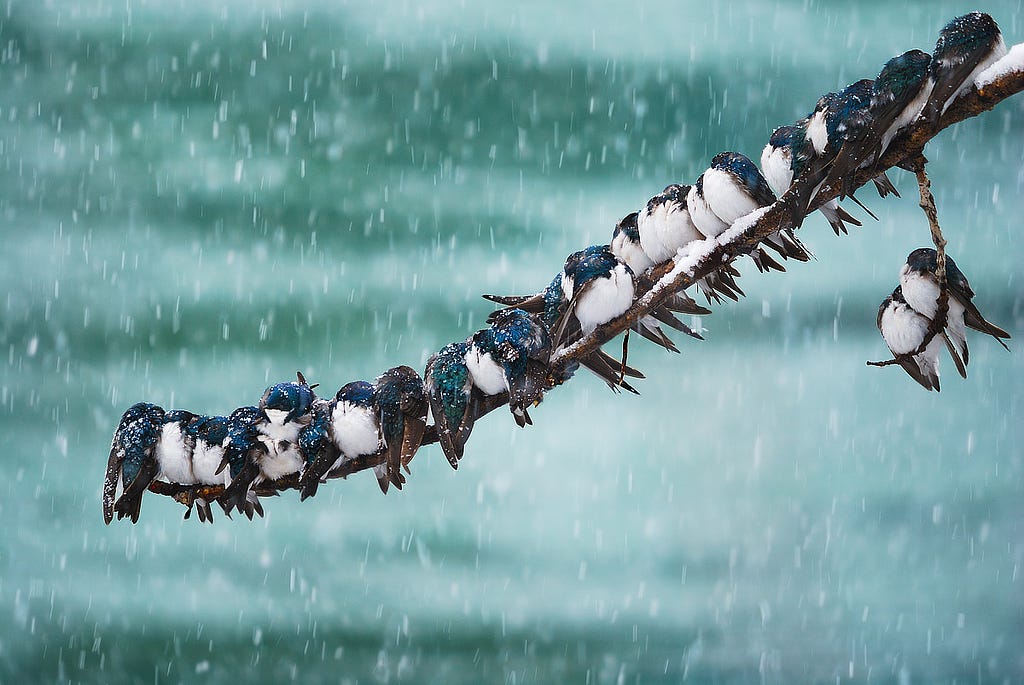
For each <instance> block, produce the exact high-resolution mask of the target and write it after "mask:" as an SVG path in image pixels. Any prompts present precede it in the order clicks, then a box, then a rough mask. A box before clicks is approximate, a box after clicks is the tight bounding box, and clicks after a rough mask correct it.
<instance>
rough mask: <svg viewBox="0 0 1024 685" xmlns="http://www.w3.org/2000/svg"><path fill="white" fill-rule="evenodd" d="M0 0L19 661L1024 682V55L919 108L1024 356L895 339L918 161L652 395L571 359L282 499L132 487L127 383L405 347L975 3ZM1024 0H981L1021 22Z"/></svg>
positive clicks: (314, 364)
mask: <svg viewBox="0 0 1024 685" xmlns="http://www.w3.org/2000/svg"><path fill="white" fill-rule="evenodd" d="M507 5H508V3H499V2H483V3H464V4H461V5H459V4H455V3H446V2H437V1H436V0H433V1H431V0H428V1H427V2H424V3H412V2H403V1H401V0H396V1H394V2H387V3H384V4H380V3H373V4H372V5H371V4H370V3H365V4H364V3H346V2H340V3H338V2H327V1H326V0H325V1H323V2H315V1H312V0H311V1H308V2H304V1H301V0H282V1H280V2H271V1H269V0H261V1H258V2H255V3H254V2H252V1H251V0H246V1H244V2H243V1H242V0H211V1H210V2H206V3H202V4H200V3H193V2H188V1H186V0H179V1H175V2H164V3H160V2H155V1H151V2H141V1H137V0H124V1H120V2H109V1H106V0H103V1H99V0H98V1H92V0H47V1H45V2H42V1H40V2H29V1H23V0H12V1H10V2H7V3H6V4H4V5H3V7H0V88H2V91H0V92H2V93H3V95H2V97H0V150H2V154H0V216H2V222H0V227H2V228H0V230H2V231H3V246H4V247H3V255H4V256H3V268H2V269H0V288H2V295H3V299H2V305H0V306H2V309H0V312H2V315H0V352H2V353H3V356H4V358H5V360H4V362H3V363H2V364H0V465H2V467H3V478H2V483H3V485H2V486H0V487H2V492H3V493H4V494H3V497H2V500H0V514H2V516H3V522H4V525H3V532H2V533H0V540H2V544H0V681H2V682H12V683H14V682H96V683H101V682H138V683H167V682H211V683H213V682H217V683H222V682H267V683H276V682H282V681H291V680H300V681H302V682H343V683H357V682H358V683H378V682H379V683H387V682H392V683H394V682H401V683H404V682H408V683H420V682H423V683H480V682H505V683H517V684H518V683H524V682H536V683H553V682H571V683H651V682H681V681H687V682H694V683H705V682H706V683H733V682H735V683H747V682H771V683H796V682H819V683H825V682H828V683H835V682H872V683H901V684H903V683H938V682H972V683H974V682H980V683H1012V682H1022V681H1024V648H1022V645H1024V587H1022V585H1024V579H1022V574H1024V569H1022V564H1024V450H1022V448H1021V442H1022V439H1024V435H1022V429H1021V426H1022V407H1021V392H1020V388H1021V381H1022V379H1024V374H1022V371H1024V362H1022V359H1024V355H1022V352H1021V342H1020V341H1021V337H1022V336H1024V304H1022V292H1021V282H1020V274H1021V270H1020V264H1021V259H1022V258H1024V250H1022V247H1021V246H1022V240H1021V237H1020V230H1021V220H1020V218H1021V216H1022V214H1024V199H1022V196H1024V192H1022V191H1024V165H1022V161H1021V160H1022V159H1024V125H1022V121H1024V117H1022V114H1024V98H1022V97H1020V96H1018V97H1016V98H1014V99H1012V100H1010V101H1008V102H1006V103H1004V104H1001V105H1000V106H999V107H997V108H996V110H995V111H993V112H991V113H988V114H985V115H983V116H981V117H978V118H976V119H973V120H970V121H968V122H965V123H963V124H960V125H958V126H956V127H955V128H953V129H951V130H948V131H946V132H945V133H943V134H942V135H941V136H940V137H939V138H937V139H936V140H935V141H934V142H932V143H931V144H930V145H929V147H928V149H927V154H928V157H929V158H930V159H931V161H932V162H933V164H932V174H933V184H934V188H935V192H936V196H937V200H938V207H939V214H940V217H941V220H942V223H943V225H944V228H945V230H946V234H947V237H948V239H949V241H950V253H951V254H952V255H954V256H955V257H956V259H957V261H958V263H959V264H960V266H961V267H962V268H963V269H964V271H965V272H966V273H967V274H968V275H969V276H970V278H971V282H972V284H973V285H974V287H975V289H976V290H977V292H978V297H977V302H978V304H979V305H980V307H981V309H982V311H984V312H985V313H986V315H988V316H989V318H990V319H992V320H993V321H995V322H997V323H999V324H1000V325H1002V326H1004V327H1005V328H1007V329H1008V330H1010V331H1011V332H1012V333H1013V335H1014V340H1013V341H1011V343H1012V344H1011V349H1012V351H1011V353H1009V354H1007V353H1006V352H1005V351H1004V350H1002V349H1001V348H999V347H998V346H997V345H996V344H995V343H994V342H993V341H992V340H990V339H982V338H981V337H979V336H978V335H974V336H972V338H971V345H972V349H971V351H972V354H971V361H972V363H971V367H970V371H971V377H970V379H969V380H968V381H966V382H964V381H961V379H959V378H958V377H957V376H956V374H955V371H954V370H953V368H952V365H951V364H950V363H949V360H948V359H946V360H945V361H944V365H943V371H944V375H943V391H942V393H941V394H934V393H931V394H929V393H925V392H924V391H922V390H921V388H919V387H918V386H917V385H916V384H914V383H913V382H912V381H911V380H910V379H909V378H908V377H907V376H906V375H905V374H903V373H902V372H900V371H899V370H898V369H895V368H886V369H870V368H867V367H865V365H864V361H865V360H867V359H883V358H885V357H886V352H887V350H886V348H885V346H884V344H883V342H882V340H881V338H880V337H879V336H878V333H877V331H876V329H875V324H874V322H875V312H876V308H877V306H878V303H879V302H880V301H881V299H882V298H883V297H884V296H885V295H886V294H887V293H888V292H890V291H891V290H892V288H893V287H894V286H895V284H896V279H897V274H898V271H899V267H900V265H901V263H902V262H903V260H904V259H905V257H906V254H907V253H908V252H909V251H910V250H911V249H913V248H915V247H918V246H921V245H925V244H928V232H927V225H926V223H925V221H924V218H923V216H922V214H921V213H920V211H919V210H918V208H917V202H916V184H915V183H914V180H913V178H912V177H911V176H910V175H908V174H907V173H905V172H901V171H896V172H895V173H894V174H893V177H894V181H895V182H896V184H897V185H898V187H899V188H900V190H901V192H902V193H903V199H902V200H887V201H884V202H883V201H881V200H879V199H878V198H876V197H874V194H873V192H872V191H870V189H868V190H865V191H863V192H862V193H861V197H862V199H863V200H865V201H866V202H868V203H869V204H870V205H871V207H872V208H873V209H874V211H875V212H876V213H877V214H878V215H879V217H880V219H881V221H880V222H877V223H876V222H874V221H870V220H869V219H868V218H867V217H865V216H864V214H863V212H862V211H861V210H859V209H858V208H856V207H855V206H852V205H851V206H850V211H851V212H853V213H854V214H857V215H858V216H860V217H862V218H864V221H865V225H864V227H863V228H860V229H854V230H853V231H852V232H851V235H850V236H848V237H844V238H842V239H837V238H835V237H834V236H833V235H832V233H831V231H830V230H829V228H828V225H827V224H826V222H825V221H824V220H823V219H821V218H820V217H818V216H815V217H813V218H811V219H810V220H809V221H808V222H807V223H806V224H805V227H804V229H803V231H802V234H801V237H802V238H803V239H804V240H805V241H806V242H807V243H808V244H809V245H810V246H811V247H812V249H814V250H815V252H816V254H817V257H818V259H817V261H814V262H812V263H810V264H806V265H794V266H792V267H791V268H790V271H789V273H786V274H782V275H771V276H765V277H761V276H758V275H757V274H755V273H749V272H751V271H752V269H751V267H750V265H749V264H746V265H745V266H744V271H745V274H744V277H743V279H742V286H743V287H744V289H745V290H746V292H747V294H748V297H747V299H745V300H744V301H743V302H741V303H739V304H737V305H730V306H723V307H717V308H716V311H715V313H714V315H713V316H710V317H706V318H705V319H703V321H702V323H703V325H704V326H705V327H706V328H707V329H708V331H707V333H706V334H705V337H706V338H707V341H706V342H705V343H699V344H698V343H697V342H696V341H693V340H680V341H679V342H680V346H681V347H682V348H683V353H682V355H680V356H672V355H668V354H666V353H664V352H663V351H662V350H659V349H652V348H651V346H644V343H642V342H638V343H634V344H633V345H632V346H631V348H632V349H631V361H632V362H635V363H636V364H637V365H638V366H640V367H641V368H643V369H645V370H646V371H647V372H648V379H647V380H646V381H644V382H643V383H642V387H641V390H642V392H643V395H642V396H641V397H632V396H614V395H612V394H611V393H609V392H607V390H606V389H605V387H604V386H603V385H602V384H601V383H599V382H598V381H597V380H596V379H594V378H592V377H589V376H587V375H586V374H580V376H579V377H578V378H576V379H574V380H573V382H572V383H571V384H570V385H568V386H567V387H565V388H563V389H560V390H558V391H556V392H554V393H552V394H551V395H550V396H549V398H548V399H547V400H546V401H545V402H544V404H543V405H542V406H541V407H539V408H538V409H537V410H536V411H535V412H534V419H535V422H536V425H535V426H533V427H532V428H530V429H529V430H520V429H518V428H516V427H515V425H514V423H513V422H512V421H511V419H510V417H509V416H508V415H507V413H505V412H497V413H495V414H494V415H492V416H489V417H488V418H487V419H485V420H484V421H482V422H481V423H480V424H479V425H478V427H477V429H476V430H475V432H474V435H473V440H472V441H471V442H470V444H469V446H468V448H467V455H466V458H465V459H464V460H463V462H462V465H461V467H460V468H459V470H458V472H453V471H452V470H451V469H450V468H449V467H448V465H447V462H446V461H445V459H444V458H443V457H442V456H441V453H440V451H439V449H438V448H437V447H436V446H434V447H430V448H427V449H425V450H424V451H423V452H422V453H421V454H420V455H419V456H418V457H417V459H416V460H415V461H414V462H413V464H412V466H413V475H412V477H411V482H410V484H409V486H408V487H407V488H406V489H405V491H404V492H401V493H394V492H393V493H391V494H389V495H387V496H386V497H382V496H381V494H380V492H379V491H378V489H377V485H376V482H375V481H374V479H373V477H372V476H370V475H368V474H357V475H356V476H354V477H352V478H351V479H350V480H348V481H343V482H332V483H331V484H330V485H328V486H325V487H324V488H322V489H321V494H320V495H319V496H318V497H317V498H316V499H314V500H310V501H307V502H305V503H303V504H301V505H300V504H299V502H298V498H297V497H296V496H295V493H286V494H285V495H284V496H282V497H281V498H279V499H273V500H270V501H267V502H266V503H265V504H266V508H267V516H266V519H264V520H259V521H256V522H252V523H250V522H248V521H245V520H244V519H243V520H235V521H229V520H226V519H225V518H224V517H223V516H220V517H218V520H217V522H216V523H215V525H213V526H201V525H199V523H198V521H196V520H189V521H182V520H181V516H182V514H183V511H184V510H183V509H182V508H181V507H180V506H178V505H177V504H175V503H174V502H172V501H171V500H170V499H168V498H162V497H158V496H155V495H150V496H147V497H146V498H145V502H144V506H143V513H142V519H141V520H140V522H139V524H138V525H136V526H132V525H130V524H127V523H125V522H115V523H114V524H113V525H111V526H110V527H105V526H104V525H103V522H102V518H101V515H100V499H99V493H100V484H101V481H102V477H103V470H104V467H105V462H106V456H107V451H108V446H109V440H110V435H111V433H112V431H113V428H114V426H115V425H116V422H117V419H118V417H119V416H120V414H121V412H122V411H123V410H124V409H125V408H126V407H127V406H128V405H130V404H132V403H133V402H136V401H139V400H149V401H153V402H157V403H159V404H161V405H162V406H164V407H167V408H171V407H179V408H188V409H191V410H193V411H197V412H204V413H227V412H229V411H230V410H231V409H232V408H234V407H236V406H239V405H243V404H251V403H253V402H255V401H256V400H257V399H258V398H259V396H260V393H261V392H262V390H263V388H264V387H265V386H267V385H268V384H270V383H272V382H277V381H281V380H288V379H290V378H292V377H294V373H295V371H296V370H297V369H300V370H302V371H303V372H304V373H305V374H306V376H307V377H308V378H310V379H311V381H312V382H319V383H320V384H321V386H322V388H324V389H325V391H326V392H333V391H334V389H336V388H337V387H340V386H341V385H342V384H344V383H345V382H347V381H350V380H353V379H357V378H367V379H372V378H373V377H374V376H376V375H377V374H378V373H380V372H382V371H383V370H384V369H386V368H387V367H388V366H392V365H395V364H399V363H408V364H411V365H413V366H416V367H418V368H422V365H423V362H424V361H425V360H426V357H427V356H428V355H429V354H430V353H431V352H433V351H434V350H436V349H437V348H439V347H440V346H441V345H443V344H444V343H446V342H448V341H450V340H454V339H460V338H462V337H464V336H465V335H467V334H469V333H470V332H472V331H473V330H475V329H476V328H477V327H479V326H480V325H482V322H483V319H484V318H485V316H486V314H487V312H488V311H489V307H488V306H487V303H486V302H484V301H483V300H481V299H479V294H480V293H483V292H499V293H519V292H525V291H533V290H536V289H538V288H539V287H541V286H543V285H544V284H545V283H547V281H548V280H549V278H550V277H551V275H552V274H553V273H554V272H555V271H557V270H558V269H559V268H560V267H561V263H562V260H563V258H564V256H565V254H567V253H568V252H571V251H573V250H575V249H579V248H580V247H582V246H585V245H587V244H590V243H593V242H598V241H605V240H606V239H607V238H608V236H609V235H610V232H611V229H612V227H613V226H614V224H615V222H616V220H617V219H618V218H620V217H621V216H623V215H624V214H626V213H628V212H630V211H632V210H634V209H636V208H638V207H640V206H641V205H642V204H643V203H645V202H646V200H647V198H649V197H650V196H651V195H653V194H656V193H657V192H659V191H660V190H661V188H662V187H663V186H664V185H665V184H667V183H669V182H673V181H684V182H685V181H692V180H693V179H694V178H695V177H696V176H697V174H699V173H700V171H701V170H703V168H704V167H705V166H706V165H707V163H708V161H709V159H710V158H711V156H712V155H714V154H715V153H716V152H718V151H720V150H723V149H735V150H740V151H743V152H745V153H747V154H748V155H750V156H751V157H754V158H755V159H756V158H758V156H759V154H760V150H761V148H762V146H763V145H764V143H765V142H766V140H767V136H768V134H769V132H770V131H771V130H772V128H774V127H775V126H777V125H781V124H784V123H790V122H792V121H793V120H795V119H796V118H798V117H799V116H802V115H803V114H805V113H806V112H807V111H808V110H809V109H810V108H811V107H812V106H813V104H814V102H815V100H816V99H817V97H818V96H819V95H820V94H822V93H824V92H826V91H828V90H831V89H835V88H836V87H839V86H842V85H844V84H845V83H848V82H850V81H852V80H855V79H856V78H860V77H864V76H869V77H870V76H873V75H874V74H875V73H877V71H878V69H879V67H880V66H881V65H882V63H884V61H885V60H886V59H888V58H889V57H890V56H892V55H894V54H897V53H899V52H902V51H904V50H907V49H909V48H911V47H920V48H924V49H929V50H930V48H931V47H932V45H933V44H934V40H935V35H936V33H937V31H938V29H939V28H940V27H941V26H942V25H943V24H944V23H945V22H946V21H947V20H949V19H950V18H952V17H953V16H955V15H957V14H961V13H963V12H965V11H968V10H971V9H975V6H974V5H971V4H968V3H963V2H916V3H905V2H864V3H836V2H813V1H800V2H788V1H778V2H775V1H769V2H766V3H760V2H746V3H702V2H653V1H652V2H646V1H641V2H634V3H609V4H606V5H593V4H592V3H590V2H576V1H569V2H562V3H558V4H557V7H554V8H552V7H550V5H549V3H547V2H535V1H532V0H531V1H528V2H523V3H515V6H514V7H508V6H507ZM1021 9H1022V7H1021V3H1020V2H1007V3H999V4H994V5H993V7H991V8H989V11H991V12H992V13H993V14H994V16H995V18H996V20H997V21H998V22H999V23H1000V25H1001V27H1002V29H1003V33H1004V35H1005V36H1006V39H1007V42H1009V43H1016V42H1020V41H1021V40H1024V20H1022V16H1024V15H1022V12H1021Z"/></svg>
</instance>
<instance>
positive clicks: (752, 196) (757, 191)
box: [687, 152, 811, 271]
mask: <svg viewBox="0 0 1024 685" xmlns="http://www.w3.org/2000/svg"><path fill="white" fill-rule="evenodd" d="M697 186H699V187H697ZM697 186H695V187H697V190H696V193H695V192H694V191H693V190H691V191H690V194H689V196H688V197H687V200H688V201H689V200H690V198H691V197H693V198H694V200H695V201H696V203H697V205H698V206H700V210H699V211H695V209H694V208H692V206H691V210H690V214H691V216H692V218H693V221H694V223H695V224H696V226H697V228H698V229H699V230H700V231H701V232H702V233H704V234H705V235H712V233H713V234H714V235H715V236H718V235H720V234H721V233H722V232H723V231H724V230H725V228H722V226H725V227H726V228H727V227H729V226H732V224H733V223H735V222H736V220H737V219H739V218H740V217H743V216H746V215H747V214H750V213H751V212H753V211H754V210H756V209H759V208H761V207H768V206H769V205H771V204H773V203H774V202H775V200H776V197H775V193H773V192H772V189H771V188H770V187H769V185H768V181H767V180H765V177H764V176H763V175H762V174H761V171H760V169H758V168H757V165H756V164H754V163H753V162H752V161H751V160H750V158H748V157H747V156H746V155H743V154H741V153H739V152H720V153H719V154H717V155H715V156H714V158H712V160H711V166H710V167H709V168H708V169H707V170H706V171H705V172H704V173H703V174H701V178H700V179H698V182H697ZM690 204H691V205H692V203H690ZM712 217H713V218H712ZM705 226H707V227H709V228H710V229H711V231H712V233H709V232H708V231H706V230H704V229H705ZM762 243H763V244H764V245H766V246H768V247H770V248H772V249H773V250H775V252H777V253H778V254H779V256H781V257H782V258H783V259H790V258H792V259H796V260H799V261H802V262H805V261H808V260H809V259H810V258H811V254H810V251H809V250H807V248H806V247H804V245H803V244H802V243H801V242H800V241H799V240H798V239H797V237H796V236H795V235H794V234H793V231H792V229H789V228H785V229H781V230H779V231H776V232H775V233H773V234H772V235H770V236H768V237H767V238H765V239H764V240H763V241H762ZM750 256H751V257H753V259H754V263H755V264H757V268H758V269H760V270H761V271H767V270H769V269H775V270H777V271H785V268H784V267H783V266H782V265H781V264H779V263H778V262H776V261H775V260H774V259H772V258H771V257H770V256H768V254H767V253H765V252H764V250H763V249H761V248H760V247H758V248H756V249H754V250H753V251H752V252H751V255H750Z"/></svg>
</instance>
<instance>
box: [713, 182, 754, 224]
mask: <svg viewBox="0 0 1024 685" xmlns="http://www.w3.org/2000/svg"><path fill="white" fill-rule="evenodd" d="M704 199H705V200H707V203H708V206H709V207H710V208H711V211H712V212H714V213H715V215H717V216H718V218H719V219H721V220H722V221H723V222H725V223H726V224H728V225H730V226H731V225H732V224H733V222H734V221H736V219H739V218H740V217H741V216H746V215H747V214H750V213H751V212H752V211H754V210H755V209H757V208H758V206H759V205H758V204H757V202H755V201H754V198H752V197H751V196H750V194H749V193H748V192H747V191H746V189H745V188H743V186H741V185H740V184H739V181H737V180H736V179H735V178H734V177H733V176H732V174H729V173H728V172H725V171H722V170H721V169H708V170H707V171H705V172H704Z"/></svg>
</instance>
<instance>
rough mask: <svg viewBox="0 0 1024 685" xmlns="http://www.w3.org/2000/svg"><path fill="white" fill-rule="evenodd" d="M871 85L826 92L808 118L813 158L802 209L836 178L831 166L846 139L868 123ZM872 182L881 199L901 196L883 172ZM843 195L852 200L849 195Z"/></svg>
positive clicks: (858, 83)
mask: <svg viewBox="0 0 1024 685" xmlns="http://www.w3.org/2000/svg"><path fill="white" fill-rule="evenodd" d="M873 85H874V82H873V81H872V80H871V79H861V80H859V81H855V82H853V83H851V84H850V85H848V86H847V87H846V88H844V89H843V90H841V91H839V92H838V93H826V94H825V95H823V96H821V97H820V98H819V99H818V102H817V104H816V105H815V107H814V111H813V112H811V113H810V114H809V115H808V116H807V126H806V130H807V138H808V140H810V141H811V145H812V146H813V148H814V153H815V159H814V160H813V162H812V164H811V165H810V170H809V172H808V176H809V177H810V181H809V182H808V183H807V184H806V185H805V192H806V193H809V195H805V196H804V198H802V203H803V206H804V207H806V206H807V204H808V203H810V201H811V200H813V198H814V196H815V195H816V194H817V192H818V189H819V188H820V186H821V185H823V184H824V183H825V182H826V179H831V180H832V181H835V180H837V179H838V178H839V176H838V175H837V173H833V167H832V163H833V162H834V161H835V159H836V156H837V155H838V154H839V151H840V150H841V149H842V147H843V143H844V142H845V141H846V140H847V138H848V137H850V136H851V135H852V133H853V132H855V131H858V130H860V129H861V128H862V127H863V126H866V125H867V122H868V121H870V118H871V113H870V107H871V94H872V88H873ZM843 173H845V171H844V172H843ZM872 181H873V182H874V185H875V189H876V190H877V191H878V195H879V196H880V197H886V196H887V195H890V194H891V195H895V196H896V197H899V196H900V194H899V192H898V191H897V190H896V186H894V185H893V184H892V181H890V180H889V177H888V175H886V173H885V172H884V171H883V172H881V173H880V174H878V175H877V176H875V177H874V178H873V179H872ZM845 195H849V197H851V198H853V193H852V192H850V193H844V196H845ZM855 201H856V200H855ZM858 204H859V203H858ZM861 206H862V207H863V205H861ZM866 209H867V208H866V207H865V210H866Z"/></svg>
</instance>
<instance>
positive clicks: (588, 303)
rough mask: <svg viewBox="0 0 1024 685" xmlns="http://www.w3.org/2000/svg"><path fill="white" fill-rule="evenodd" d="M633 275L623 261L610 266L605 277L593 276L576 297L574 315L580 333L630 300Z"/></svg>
mask: <svg viewBox="0 0 1024 685" xmlns="http://www.w3.org/2000/svg"><path fill="white" fill-rule="evenodd" d="M633 288H634V286H633V277H632V276H631V275H630V274H629V272H627V271H626V266H625V265H624V264H619V265H617V266H616V267H615V268H614V269H612V272H611V275H610V276H609V277H608V278H595V279H594V280H592V281H591V282H590V283H588V284H587V287H586V288H585V289H584V290H583V292H581V293H580V295H579V297H578V298H577V299H576V318H577V319H579V322H580V328H582V329H583V335H589V334H590V333H592V332H593V331H594V329H595V328H597V327H598V326H599V325H601V324H603V323H606V322H608V321H611V320H612V319H614V318H615V317H616V316H618V315H619V314H622V313H623V312H624V311H626V310H627V309H629V305H631V304H633V294H634V290H633Z"/></svg>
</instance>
